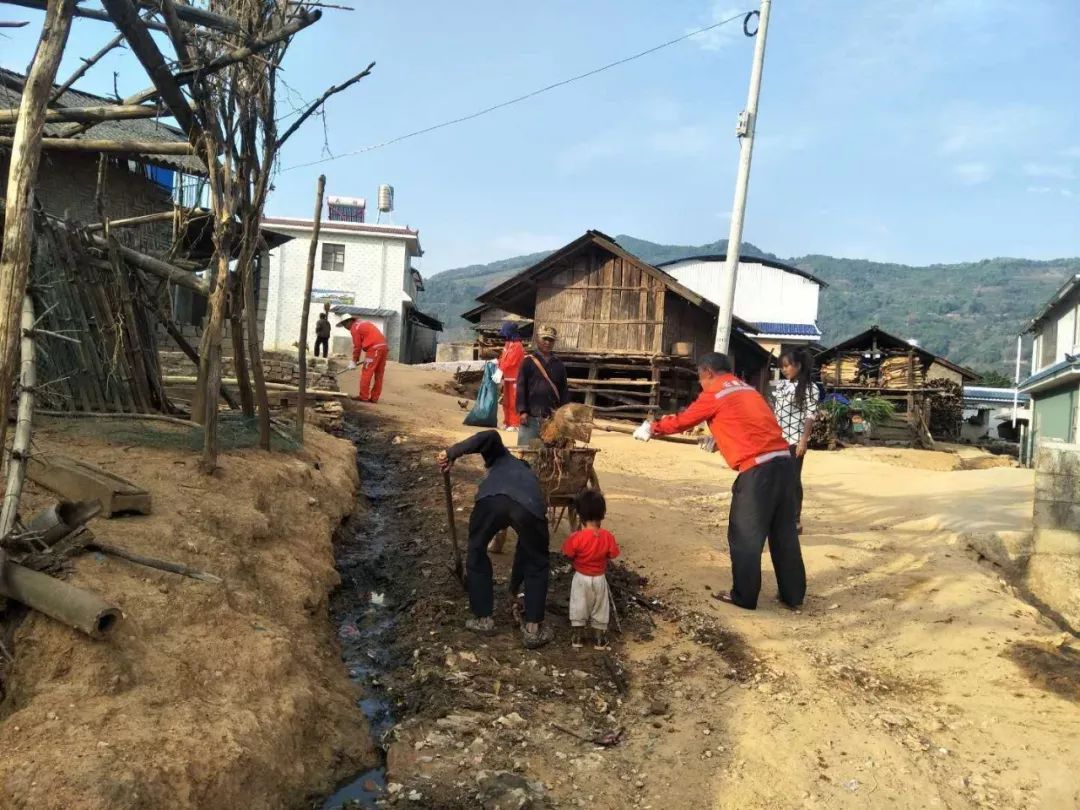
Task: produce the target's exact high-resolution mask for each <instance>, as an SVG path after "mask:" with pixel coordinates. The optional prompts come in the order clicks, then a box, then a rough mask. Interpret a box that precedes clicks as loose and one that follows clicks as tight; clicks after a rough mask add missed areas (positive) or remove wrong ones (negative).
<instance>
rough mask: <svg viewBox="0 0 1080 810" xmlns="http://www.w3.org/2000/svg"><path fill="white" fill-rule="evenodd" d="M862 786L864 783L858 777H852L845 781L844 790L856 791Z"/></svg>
mask: <svg viewBox="0 0 1080 810" xmlns="http://www.w3.org/2000/svg"><path fill="white" fill-rule="evenodd" d="M861 787H862V783H861V782H859V780H858V779H851V780H849V781H847V782H844V790H846V791H848V793H855V792H856V791H857V790H858V789H859V788H861Z"/></svg>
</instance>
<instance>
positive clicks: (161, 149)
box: [0, 137, 195, 155]
mask: <svg viewBox="0 0 1080 810" xmlns="http://www.w3.org/2000/svg"><path fill="white" fill-rule="evenodd" d="M13 143H14V138H9V137H0V146H12V144H13ZM41 148H42V149H50V150H53V151H55V152H110V153H117V154H125V155H194V154H195V147H194V146H192V145H191V144H190V143H183V142H181V141H106V140H98V139H90V138H44V139H42V141H41Z"/></svg>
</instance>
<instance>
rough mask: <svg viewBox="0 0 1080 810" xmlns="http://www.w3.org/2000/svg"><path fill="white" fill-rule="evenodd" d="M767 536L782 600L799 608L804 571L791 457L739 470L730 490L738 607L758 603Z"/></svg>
mask: <svg viewBox="0 0 1080 810" xmlns="http://www.w3.org/2000/svg"><path fill="white" fill-rule="evenodd" d="M766 538H768V541H769V555H770V556H771V557H772V563H773V569H774V570H775V571H776V584H777V586H778V587H779V589H780V599H781V600H782V601H783V602H784V603H785V604H787V605H789V606H791V607H798V606H799V605H801V604H802V602H803V598H804V597H805V596H806V569H805V568H804V567H803V559H802V549H801V548H800V547H799V533H798V532H797V531H796V530H795V465H794V464H793V463H792V461H791V459H789V458H777V459H774V460H772V461H767V462H765V463H764V464H761V465H759V466H757V467H753V468H751V469H749V470H747V471H746V472H744V473H740V474H739V477H738V478H736V479H735V485H734V486H733V487H732V488H731V513H730V515H729V517H728V547H729V549H730V550H731V573H732V577H733V580H734V584H733V585H732V588H731V596H732V599H733V600H734V602H735V604H737V605H739V606H740V607H744V608H750V609H754V608H756V607H757V601H758V594H759V593H760V591H761V552H762V551H763V550H764V548H765V540H766Z"/></svg>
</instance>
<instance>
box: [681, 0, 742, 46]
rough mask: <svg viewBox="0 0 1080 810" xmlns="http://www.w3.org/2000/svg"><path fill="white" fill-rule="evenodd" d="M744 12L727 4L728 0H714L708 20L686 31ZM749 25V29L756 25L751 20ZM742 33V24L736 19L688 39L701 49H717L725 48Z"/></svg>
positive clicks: (695, 29) (728, 18)
mask: <svg viewBox="0 0 1080 810" xmlns="http://www.w3.org/2000/svg"><path fill="white" fill-rule="evenodd" d="M745 12H746V9H745V8H738V7H737V6H732V5H729V0H714V2H713V4H712V9H711V10H710V13H709V18H708V20H707V21H706V22H704V23H702V25H699V26H698V27H697V28H691V29H689V30H688V31H687V32H686V33H688V34H689V33H690V31H697V30H698V28H704V27H705V26H706V25H712V24H713V23H718V22H723V21H724V20H730V19H731V18H732V17H737V16H740V15H741V14H744V13H745ZM750 25H751V29H750V30H751V31H753V26H754V25H756V23H755V22H751V23H750ZM742 35H743V32H742V25H741V24H740V23H739V22H738V21H737V20H736V21H735V22H730V23H728V24H727V25H721V26H720V27H719V28H713V29H712V30H711V31H706V32H705V33H703V34H698V35H697V36H696V37H693V38H692V39H691V40H690V41H691V42H695V43H697V45H698V46H699V47H700V48H701V49H702V50H705V51H719V50H722V49H723V48H726V47H727V46H728V45H730V44H731V43H732V42H734V41H735V39H736V38H737V37H741V36H742Z"/></svg>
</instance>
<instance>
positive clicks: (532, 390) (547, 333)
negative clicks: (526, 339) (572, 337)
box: [517, 326, 570, 445]
mask: <svg viewBox="0 0 1080 810" xmlns="http://www.w3.org/2000/svg"><path fill="white" fill-rule="evenodd" d="M558 337H559V333H558V332H556V331H555V329H554V328H553V327H551V326H544V327H541V329H540V331H539V332H538V333H537V338H538V339H537V342H536V351H534V352H531V353H530V354H529V355H528V356H526V358H525V361H524V362H523V363H522V364H521V371H520V372H519V373H518V383H517V411H518V416H519V417H520V419H521V427H519V428H518V445H527V444H529V442H531V441H532V440H533V439H536V438H538V437H539V436H540V423H541V422H542V421H543V420H545V419H547V418H548V417H550V416H551V415H552V414H553V413H555V411H557V410H558V409H559V408H560V407H562V406H563V405H566V404H567V403H568V402H569V401H570V385H569V383H568V382H567V379H566V366H564V365H563V363H562V360H560V359H559V358H558V357H556V356H555V341H556V339H557V338H558Z"/></svg>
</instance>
